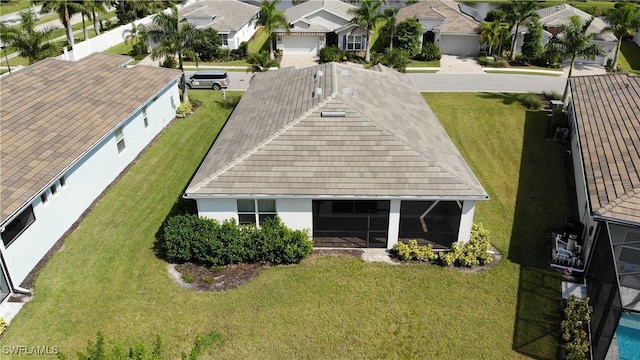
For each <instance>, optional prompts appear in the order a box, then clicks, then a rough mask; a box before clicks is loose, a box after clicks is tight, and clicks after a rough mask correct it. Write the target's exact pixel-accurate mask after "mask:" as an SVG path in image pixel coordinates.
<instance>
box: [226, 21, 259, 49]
mask: <svg viewBox="0 0 640 360" xmlns="http://www.w3.org/2000/svg"><path fill="white" fill-rule="evenodd" d="M257 29H258V26H257V23H256V19H252V20H251V21H249V22H248V23H246V24H244V26H243V27H242V28H241V29H240V30H238V31H236V32H232V33H230V34H229V37H228V39H227V42H228V43H229V45H228V46H227V47H228V48H229V49H231V50H235V49H237V48H238V46H240V43H241V42H243V41H247V42H248V41H249V40H251V37H252V36H253V34H255V33H256V30H257Z"/></svg>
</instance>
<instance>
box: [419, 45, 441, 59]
mask: <svg viewBox="0 0 640 360" xmlns="http://www.w3.org/2000/svg"><path fill="white" fill-rule="evenodd" d="M441 57H442V56H441V55H440V48H439V47H438V46H437V45H436V44H434V43H426V44H424V46H423V47H422V50H421V51H420V53H419V54H418V55H417V56H416V60H419V61H436V60H440V58H441Z"/></svg>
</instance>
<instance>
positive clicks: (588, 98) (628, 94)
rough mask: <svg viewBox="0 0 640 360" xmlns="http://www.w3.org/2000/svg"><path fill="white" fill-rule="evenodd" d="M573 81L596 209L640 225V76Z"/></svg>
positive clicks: (590, 197) (588, 78) (587, 172)
mask: <svg viewBox="0 0 640 360" xmlns="http://www.w3.org/2000/svg"><path fill="white" fill-rule="evenodd" d="M569 81H570V84H571V95H572V98H573V108H574V111H575V116H576V121H577V128H578V136H579V140H580V146H581V147H582V158H583V162H584V167H585V169H584V171H585V176H586V184H587V192H588V197H589V201H590V203H591V208H592V210H593V212H594V214H595V215H599V216H602V217H606V218H611V219H618V220H623V221H630V222H634V223H640V76H633V75H628V74H608V75H598V76H579V77H573V78H571V79H570V80H569Z"/></svg>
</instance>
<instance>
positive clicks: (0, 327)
mask: <svg viewBox="0 0 640 360" xmlns="http://www.w3.org/2000/svg"><path fill="white" fill-rule="evenodd" d="M6 330H7V320H5V319H4V318H3V317H0V335H2V334H4V332H5V331H6Z"/></svg>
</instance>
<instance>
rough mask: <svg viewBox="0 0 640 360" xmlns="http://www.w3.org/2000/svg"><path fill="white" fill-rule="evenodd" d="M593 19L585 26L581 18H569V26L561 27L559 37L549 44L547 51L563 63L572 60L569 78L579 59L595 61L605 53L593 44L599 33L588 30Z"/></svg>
mask: <svg viewBox="0 0 640 360" xmlns="http://www.w3.org/2000/svg"><path fill="white" fill-rule="evenodd" d="M593 19H594V18H593V17H592V18H591V19H589V20H588V21H587V22H585V23H584V24H582V23H581V21H580V17H579V16H572V17H570V18H569V20H570V21H571V22H570V23H569V24H562V25H560V26H559V28H558V29H559V33H558V36H555V37H553V38H551V40H549V42H548V43H547V49H548V50H550V51H551V52H552V53H555V54H557V55H558V56H559V57H560V59H561V60H562V61H566V60H569V59H570V60H571V65H570V67H569V77H571V75H572V74H573V67H574V65H575V62H576V59H577V58H579V57H580V58H587V59H589V60H593V59H595V58H596V56H603V55H604V54H605V53H604V51H603V50H602V49H601V48H600V47H599V46H598V45H596V44H593V43H591V40H593V39H594V38H595V37H596V36H598V34H597V33H589V32H587V29H588V28H589V26H590V25H591V23H592V22H593Z"/></svg>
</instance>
